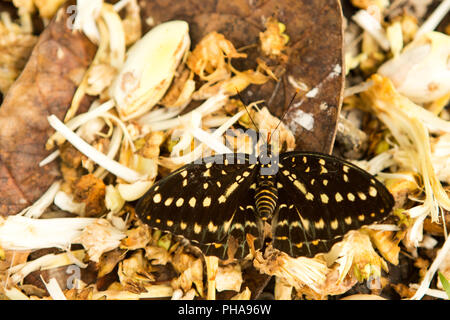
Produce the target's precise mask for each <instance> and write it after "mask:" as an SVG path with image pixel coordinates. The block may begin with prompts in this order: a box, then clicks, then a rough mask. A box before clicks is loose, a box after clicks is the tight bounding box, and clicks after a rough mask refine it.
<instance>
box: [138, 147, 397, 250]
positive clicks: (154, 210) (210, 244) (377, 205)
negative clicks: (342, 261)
mask: <svg viewBox="0 0 450 320" xmlns="http://www.w3.org/2000/svg"><path fill="white" fill-rule="evenodd" d="M393 204H394V201H393V198H392V195H391V194H390V193H389V192H388V191H387V189H386V188H385V187H384V186H383V185H382V184H381V183H380V182H379V181H377V180H376V179H375V178H374V177H373V176H372V175H370V174H369V173H367V172H365V171H363V170H362V169H360V168H358V167H356V166H355V165H353V164H351V163H349V162H346V161H344V160H341V159H338V158H336V157H333V156H329V155H325V154H320V153H314V152H298V151H295V152H286V153H281V154H279V155H278V154H272V152H271V150H270V147H266V148H263V150H262V152H261V154H260V155H259V156H258V157H255V156H254V155H248V154H237V153H230V154H223V155H216V156H213V157H209V158H205V159H203V160H202V163H192V164H188V165H185V166H183V167H181V168H180V169H178V170H176V171H174V172H173V173H171V174H170V175H168V176H167V177H165V178H163V179H161V180H160V181H158V182H157V183H156V184H155V185H154V186H152V188H151V189H150V190H149V191H148V192H147V193H146V194H145V195H144V196H143V197H142V198H141V199H140V201H139V202H138V204H137V207H136V212H137V213H138V214H139V216H140V217H141V219H142V220H143V221H144V222H146V223H147V224H149V225H150V226H151V227H153V228H157V229H160V230H164V231H168V232H171V233H173V234H175V235H179V236H183V237H184V238H186V239H188V240H190V241H191V243H192V244H194V245H196V246H198V247H200V248H201V249H202V250H203V252H204V253H205V254H206V255H215V256H218V257H220V258H223V259H225V258H227V255H229V253H230V251H229V249H230V248H232V252H233V256H234V257H235V258H243V257H245V256H246V255H247V254H248V252H249V248H250V247H249V243H248V241H247V240H248V236H249V235H251V236H252V237H250V238H252V239H253V240H254V241H253V243H252V245H253V246H254V247H255V249H260V248H261V247H262V245H263V243H264V232H263V230H264V224H265V223H269V224H270V225H271V227H272V235H271V237H272V245H273V247H274V248H277V249H279V250H281V251H284V252H286V253H288V254H289V255H291V256H293V257H297V256H308V257H312V256H314V255H315V254H317V253H319V252H326V251H328V250H329V249H330V248H331V246H332V245H333V244H334V243H336V242H337V241H339V240H340V239H341V238H342V237H343V235H345V233H346V232H348V231H349V230H352V229H357V228H359V227H361V226H362V225H365V224H371V223H373V222H375V221H379V220H381V219H383V218H385V217H386V216H387V215H388V214H389V212H390V210H391V209H392V206H393Z"/></svg>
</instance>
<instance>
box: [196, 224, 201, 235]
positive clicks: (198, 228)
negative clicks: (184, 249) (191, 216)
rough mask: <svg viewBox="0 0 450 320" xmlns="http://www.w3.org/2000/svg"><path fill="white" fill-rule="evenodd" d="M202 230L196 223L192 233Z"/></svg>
mask: <svg viewBox="0 0 450 320" xmlns="http://www.w3.org/2000/svg"><path fill="white" fill-rule="evenodd" d="M201 231H202V226H201V225H198V224H197V223H195V224H194V233H195V234H199V233H200V232H201Z"/></svg>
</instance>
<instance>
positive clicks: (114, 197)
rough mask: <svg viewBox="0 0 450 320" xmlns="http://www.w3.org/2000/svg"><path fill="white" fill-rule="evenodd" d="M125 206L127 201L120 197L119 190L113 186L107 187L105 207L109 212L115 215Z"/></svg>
mask: <svg viewBox="0 0 450 320" xmlns="http://www.w3.org/2000/svg"><path fill="white" fill-rule="evenodd" d="M124 204H125V199H124V198H122V196H121V195H120V192H119V190H117V189H116V188H115V187H114V186H113V185H108V186H106V194H105V206H106V208H107V209H108V210H110V211H112V212H113V213H117V212H119V211H120V209H122V207H123V205H124Z"/></svg>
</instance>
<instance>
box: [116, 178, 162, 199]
mask: <svg viewBox="0 0 450 320" xmlns="http://www.w3.org/2000/svg"><path fill="white" fill-rule="evenodd" d="M152 185H153V182H152V181H148V180H144V181H137V182H135V183H132V184H125V183H120V184H118V185H117V190H118V191H119V193H120V196H121V197H122V199H124V200H126V201H134V200H137V199H139V198H140V197H142V196H143V195H144V194H145V193H146V192H147V191H148V189H150V187H151V186H152Z"/></svg>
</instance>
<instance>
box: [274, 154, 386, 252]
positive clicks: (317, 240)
mask: <svg viewBox="0 0 450 320" xmlns="http://www.w3.org/2000/svg"><path fill="white" fill-rule="evenodd" d="M277 180H278V183H279V186H282V188H279V189H278V192H279V205H278V208H279V209H278V213H277V216H276V219H275V221H274V224H273V229H274V239H275V240H274V241H275V242H274V246H275V247H276V248H279V249H280V250H282V251H285V252H287V253H289V254H293V255H294V256H298V255H303V254H304V253H306V255H307V256H312V255H314V254H315V253H318V252H323V251H327V250H329V248H330V244H331V243H334V242H336V241H337V239H339V238H340V237H341V236H343V235H344V234H345V233H346V232H348V231H349V230H353V229H358V228H359V227H361V226H362V225H366V224H371V223H373V222H375V221H378V220H381V219H383V218H384V217H385V216H387V214H388V213H389V212H390V210H391V208H392V206H393V204H394V201H393V198H392V196H391V195H390V193H389V192H388V191H387V190H386V188H385V187H384V186H383V185H382V184H381V183H380V182H379V181H377V180H376V179H375V178H374V177H373V176H371V175H370V174H368V173H367V172H365V171H363V170H361V169H360V168H358V167H356V166H355V165H353V164H351V163H349V162H346V161H343V160H339V159H337V158H334V157H331V156H327V155H323V154H318V153H308V152H289V153H284V154H282V155H281V157H280V168H279V172H278V173H277ZM280 221H281V223H280ZM284 221H286V223H287V224H288V225H289V226H291V225H296V224H299V225H300V227H299V228H298V229H299V233H298V234H296V233H293V231H292V228H291V229H290V230H289V233H287V231H288V229H286V227H285V226H284ZM276 237H278V240H277V238H276ZM283 237H288V238H289V241H282V240H281V239H284V238H283ZM288 242H289V243H290V244H289V243H288ZM297 247H302V248H303V249H301V250H298V248H297Z"/></svg>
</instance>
